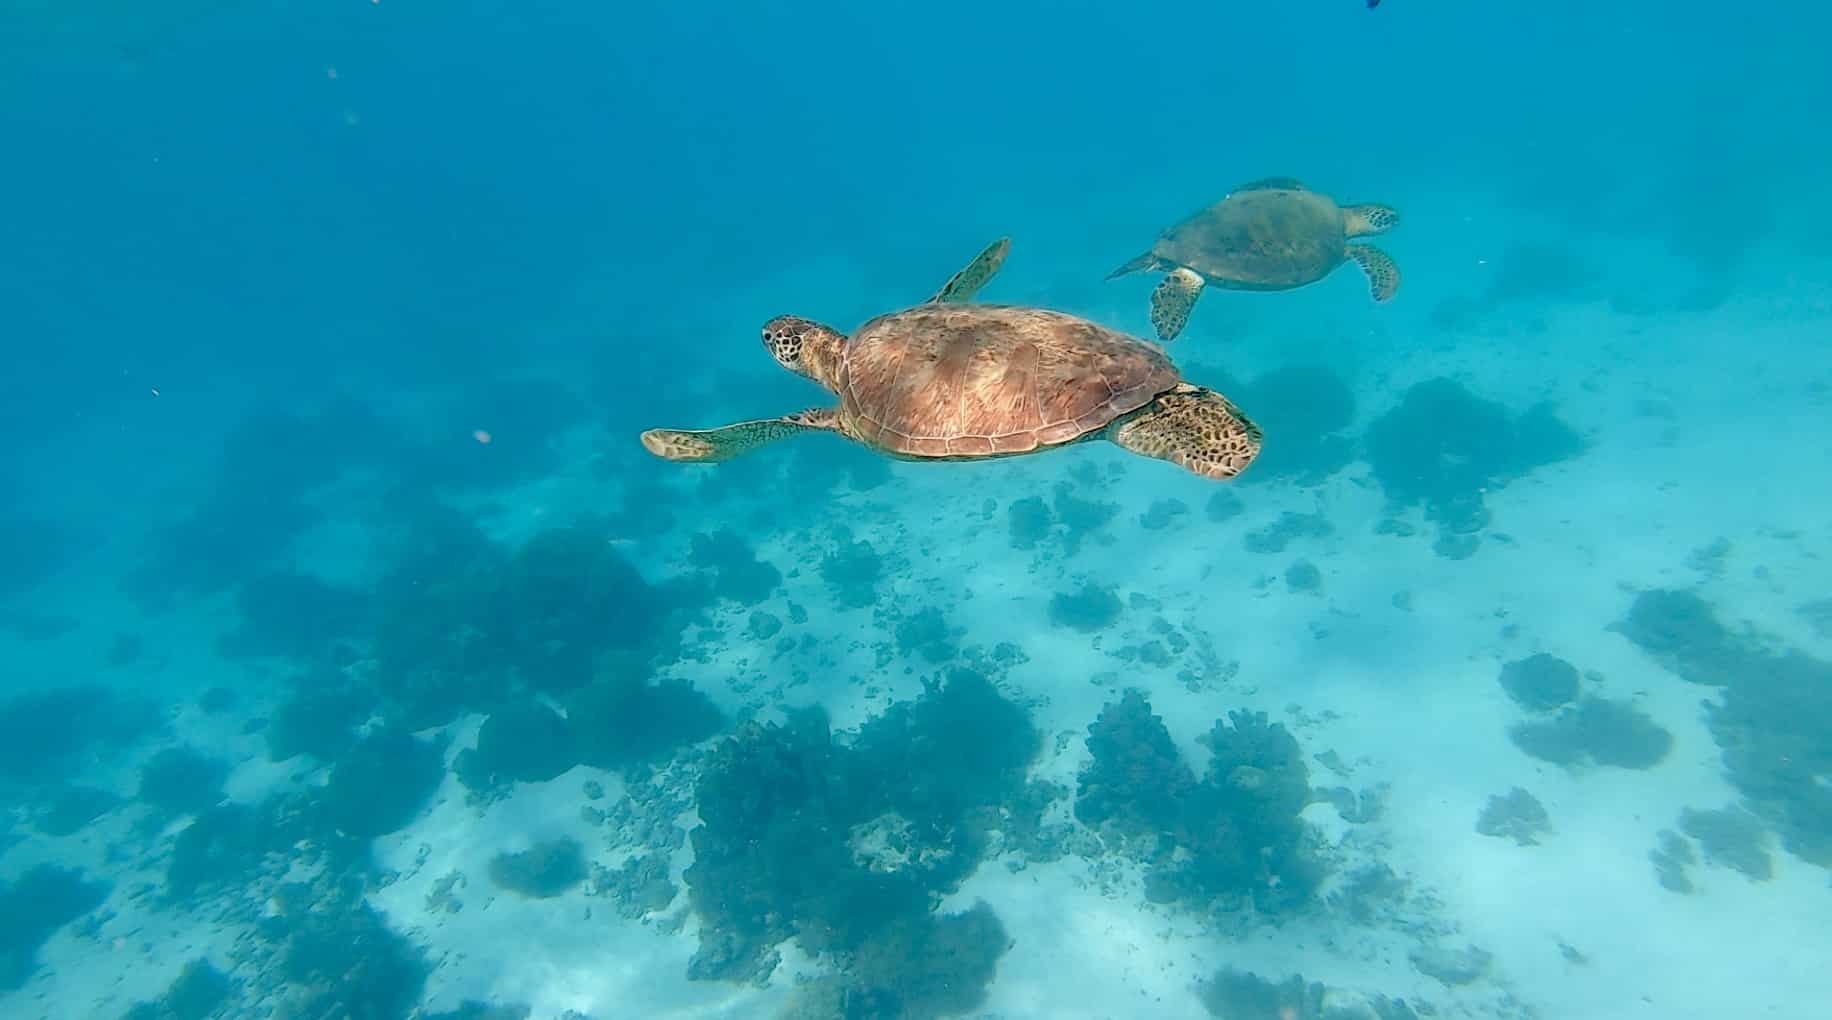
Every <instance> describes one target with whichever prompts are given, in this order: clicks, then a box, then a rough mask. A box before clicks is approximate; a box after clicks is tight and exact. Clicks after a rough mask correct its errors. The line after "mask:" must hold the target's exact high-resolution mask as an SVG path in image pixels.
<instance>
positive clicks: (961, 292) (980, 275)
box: [927, 237, 1011, 305]
mask: <svg viewBox="0 0 1832 1020" xmlns="http://www.w3.org/2000/svg"><path fill="white" fill-rule="evenodd" d="M1010 253H1011V238H1009V237H1001V238H999V239H998V240H997V241H994V242H992V243H991V244H989V245H987V246H986V250H985V251H982V252H980V253H979V254H978V255H975V256H974V257H973V261H972V262H969V263H967V265H966V266H965V267H963V268H962V269H961V271H960V272H958V273H955V274H954V275H953V276H951V277H949V278H948V282H947V283H944V284H942V285H941V289H940V290H938V291H936V292H935V295H934V296H933V297H931V298H929V300H928V302H927V303H928V304H932V305H933V304H941V303H943V302H951V303H959V302H962V301H971V300H973V295H975V294H978V293H979V292H980V288H981V287H984V286H986V281H987V280H990V279H992V278H993V275H994V274H996V273H997V272H998V271H999V267H1000V266H1002V265H1004V264H1005V256H1006V255H1008V254H1010Z"/></svg>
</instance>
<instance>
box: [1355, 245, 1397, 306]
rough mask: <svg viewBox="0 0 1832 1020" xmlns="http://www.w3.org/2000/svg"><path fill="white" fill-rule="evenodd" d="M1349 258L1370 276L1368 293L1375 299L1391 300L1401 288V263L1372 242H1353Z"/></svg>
mask: <svg viewBox="0 0 1832 1020" xmlns="http://www.w3.org/2000/svg"><path fill="white" fill-rule="evenodd" d="M1348 252H1349V258H1352V259H1354V260H1355V264H1356V265H1358V266H1360V267H1361V271H1362V272H1363V273H1365V274H1367V277H1368V293H1369V294H1371V295H1372V296H1373V298H1374V300H1375V301H1387V300H1390V299H1391V298H1392V297H1393V295H1394V293H1395V292H1396V291H1398V290H1399V265H1398V264H1397V263H1395V262H1394V261H1393V257H1392V256H1390V255H1388V254H1387V253H1386V252H1384V251H1381V250H1380V249H1379V248H1376V247H1374V246H1373V245H1371V244H1351V245H1349V247H1348Z"/></svg>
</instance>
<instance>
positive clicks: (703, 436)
mask: <svg viewBox="0 0 1832 1020" xmlns="http://www.w3.org/2000/svg"><path fill="white" fill-rule="evenodd" d="M809 431H816V432H842V433H843V432H844V430H843V429H841V428H840V416H839V412H837V411H834V410H833V409H831V408H815V409H813V410H809V411H802V412H799V413H797V414H788V415H784V416H782V417H781V418H759V419H757V420H756V421H741V422H738V423H736V424H733V425H725V426H722V427H720V428H716V429H649V430H648V431H647V432H644V433H643V434H642V445H643V448H644V449H646V450H648V451H649V452H650V453H653V454H655V455H656V456H657V457H660V458H662V459H663V460H673V461H682V462H687V463H701V464H708V463H718V462H719V461H726V460H731V459H732V458H733V457H736V456H739V455H740V454H745V453H749V452H751V451H752V450H755V449H756V448H757V447H759V446H762V445H764V444H765V443H773V442H775V441H776V440H778V439H786V438H787V437H789V436H792V435H795V434H797V433H800V432H809Z"/></svg>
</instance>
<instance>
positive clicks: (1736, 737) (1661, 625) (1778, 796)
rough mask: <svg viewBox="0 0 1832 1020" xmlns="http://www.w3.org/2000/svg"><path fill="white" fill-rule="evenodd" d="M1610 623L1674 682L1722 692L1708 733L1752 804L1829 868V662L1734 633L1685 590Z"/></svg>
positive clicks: (1650, 594) (1639, 605)
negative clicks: (1675, 679) (1671, 674)
mask: <svg viewBox="0 0 1832 1020" xmlns="http://www.w3.org/2000/svg"><path fill="white" fill-rule="evenodd" d="M1612 626H1613V628H1614V629H1615V630H1617V631H1618V632H1620V633H1621V634H1622V635H1623V636H1624V637H1626V638H1628V640H1630V641H1631V642H1633V643H1634V644H1635V645H1637V646H1638V647H1640V648H1641V649H1642V650H1643V651H1644V652H1646V653H1647V654H1648V655H1649V656H1650V657H1652V658H1653V659H1654V660H1655V661H1656V662H1659V663H1660V664H1661V665H1663V666H1665V667H1666V668H1668V669H1670V670H1672V671H1673V672H1674V673H1675V674H1677V675H1678V676H1679V677H1680V678H1681V679H1684V680H1687V681H1689V682H1691V683H1695V684H1703V685H1708V686H1711V687H1716V688H1720V689H1721V695H1720V698H1719V699H1718V700H1717V702H1716V703H1711V702H1708V703H1707V705H1706V719H1707V722H1708V724H1709V726H1710V730H1711V736H1712V739H1713V740H1715V741H1716V742H1717V745H1718V747H1719V748H1720V749H1721V750H1722V752H1723V756H1724V768H1725V771H1726V772H1727V773H1728V774H1729V777H1730V781H1731V783H1732V784H1733V785H1734V786H1735V787H1736V788H1737V791H1738V792H1739V793H1741V794H1742V795H1743V797H1744V798H1745V800H1746V803H1747V805H1748V807H1749V808H1750V810H1751V811H1752V812H1753V813H1754V814H1755V815H1756V816H1757V817H1758V818H1760V819H1761V820H1762V821H1763V822H1764V823H1765V824H1767V825H1769V826H1772V827H1774V828H1775V830H1776V831H1777V832H1779V833H1780V835H1781V841H1782V845H1783V847H1785V848H1786V849H1787V851H1788V852H1789V853H1792V854H1794V855H1796V856H1798V857H1800V858H1801V859H1803V860H1806V861H1809V862H1811V863H1813V864H1817V865H1819V866H1821V867H1832V789H1829V788H1828V787H1827V785H1826V784H1825V782H1823V780H1822V778H1821V777H1824V776H1828V775H1832V743H1828V742H1827V741H1826V739H1825V732H1824V731H1825V722H1824V721H1825V720H1826V719H1829V718H1832V663H1828V662H1825V661H1823V660H1821V659H1816V658H1814V657H1812V656H1810V655H1806V654H1804V653H1802V652H1800V651H1797V650H1792V649H1789V650H1782V651H1774V650H1771V649H1769V648H1767V647H1765V645H1764V643H1763V642H1761V641H1760V640H1758V639H1757V638H1756V637H1755V636H1753V635H1749V634H1733V633H1732V632H1731V631H1730V630H1729V629H1728V628H1726V627H1725V626H1724V625H1723V624H1722V623H1721V622H1720V621H1719V620H1718V618H1717V614H1716V613H1715V612H1714V611H1713V610H1712V608H1711V607H1710V606H1709V605H1708V604H1706V603H1705V601H1704V600H1703V599H1701V598H1699V597H1698V596H1697V595H1694V594H1692V593H1690V592H1682V591H1674V590H1665V589H1654V590H1649V591H1644V592H1642V593H1640V594H1639V595H1637V596H1636V597H1635V601H1634V604H1633V605H1632V606H1631V607H1630V609H1629V613H1628V616H1627V618H1626V619H1625V620H1623V621H1622V622H1620V623H1618V624H1614V625H1612Z"/></svg>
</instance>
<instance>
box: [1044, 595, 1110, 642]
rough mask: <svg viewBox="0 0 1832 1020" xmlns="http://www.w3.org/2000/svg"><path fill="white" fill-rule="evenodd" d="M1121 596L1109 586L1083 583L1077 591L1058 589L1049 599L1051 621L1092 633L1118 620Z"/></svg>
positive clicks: (1085, 632)
mask: <svg viewBox="0 0 1832 1020" xmlns="http://www.w3.org/2000/svg"><path fill="white" fill-rule="evenodd" d="M1119 618H1120V597H1119V595H1117V594H1115V592H1114V590H1113V588H1112V587H1111V586H1108V585H1097V584H1094V583H1092V582H1087V583H1083V584H1082V586H1081V588H1080V589H1079V590H1077V591H1068V592H1057V593H1056V594H1055V595H1054V596H1052V597H1051V598H1050V622H1051V623H1053V624H1055V625H1056V626H1058V627H1068V628H1071V629H1073V630H1078V631H1081V632H1082V633H1084V634H1092V633H1094V632H1095V631H1100V630H1106V629H1107V628H1108V627H1111V626H1113V625H1114V624H1115V623H1118V622H1119Z"/></svg>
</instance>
